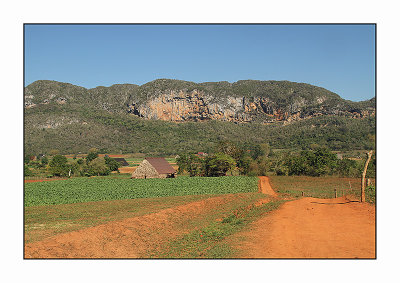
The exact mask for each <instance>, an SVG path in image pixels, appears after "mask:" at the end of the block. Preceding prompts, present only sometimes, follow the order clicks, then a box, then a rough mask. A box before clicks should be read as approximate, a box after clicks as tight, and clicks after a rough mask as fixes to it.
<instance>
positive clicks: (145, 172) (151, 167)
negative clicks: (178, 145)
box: [132, 157, 176, 179]
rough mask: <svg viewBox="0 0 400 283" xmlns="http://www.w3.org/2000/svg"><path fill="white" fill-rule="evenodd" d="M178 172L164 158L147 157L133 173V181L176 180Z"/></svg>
mask: <svg viewBox="0 0 400 283" xmlns="http://www.w3.org/2000/svg"><path fill="white" fill-rule="evenodd" d="M175 174H176V170H175V169H174V168H172V166H171V165H170V164H169V163H168V161H167V160H165V158H162V157H147V158H145V159H144V160H143V161H142V163H140V165H139V167H138V168H136V170H135V171H134V172H133V173H132V179H146V178H174V177H175Z"/></svg>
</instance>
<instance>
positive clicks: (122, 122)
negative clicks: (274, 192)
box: [24, 107, 376, 155]
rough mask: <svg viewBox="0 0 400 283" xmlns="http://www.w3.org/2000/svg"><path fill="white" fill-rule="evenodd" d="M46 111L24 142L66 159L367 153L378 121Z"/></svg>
mask: <svg viewBox="0 0 400 283" xmlns="http://www.w3.org/2000/svg"><path fill="white" fill-rule="evenodd" d="M42 111H43V112H37V111H36V110H35V111H34V110H33V109H27V110H26V113H27V114H26V115H25V133H24V134H25V141H24V142H25V151H26V152H27V153H33V154H40V153H49V151H50V150H52V149H59V151H60V153H63V154H67V153H77V152H86V151H88V150H89V149H90V148H91V147H96V148H99V149H104V151H106V152H109V153H112V152H114V153H130V152H142V153H146V154H153V155H174V154H179V153H183V152H188V151H205V152H208V151H210V150H211V149H212V148H213V147H215V145H216V144H217V143H218V142H219V141H221V140H231V141H234V142H236V143H239V144H243V145H245V144H248V145H256V144H260V143H269V144H270V145H271V147H273V148H287V149H289V148H290V149H306V148H308V147H309V146H310V144H313V143H316V144H320V145H325V146H327V147H329V148H330V149H331V150H343V151H347V150H366V149H372V148H373V147H374V139H373V137H374V135H375V126H376V121H375V118H366V119H351V118H346V117H335V116H321V117H315V118H313V119H307V120H302V121H298V122H294V123H291V124H289V125H283V124H277V125H263V124H257V123H247V124H234V123H230V122H221V121H208V122H186V123H173V122H165V121H150V120H143V119H141V118H138V117H135V116H129V115H125V114H110V113H107V112H102V111H89V110H87V111H84V110H81V109H79V110H78V109H70V110H69V111H67V109H65V108H61V107H60V108H56V109H54V108H49V109H45V108H44V109H42ZM57 117H63V119H61V118H57ZM57 119H60V122H59V125H54V127H53V128H46V124H45V123H46V121H48V120H49V121H50V120H57ZM76 121H79V122H76ZM35 125H36V126H35ZM37 125H42V126H41V127H37Z"/></svg>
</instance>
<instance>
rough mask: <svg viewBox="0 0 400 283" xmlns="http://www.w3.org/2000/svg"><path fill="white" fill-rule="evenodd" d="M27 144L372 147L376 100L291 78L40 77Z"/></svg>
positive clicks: (42, 148)
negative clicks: (106, 82) (87, 83)
mask: <svg viewBox="0 0 400 283" xmlns="http://www.w3.org/2000/svg"><path fill="white" fill-rule="evenodd" d="M24 108H25V109H24V148H25V150H26V151H28V152H32V153H37V154H39V153H45V152H49V151H50V150H51V149H58V150H60V152H62V153H77V152H86V151H87V150H89V149H90V148H92V147H96V148H99V149H104V150H105V151H107V152H115V153H118V152H141V153H146V154H153V155H164V154H168V155H170V154H178V153H180V152H188V151H196V150H197V151H205V152H207V151H209V150H211V149H212V148H213V146H214V145H215V144H217V143H218V142H219V141H220V140H231V141H233V142H236V143H238V144H243V145H248V146H251V145H255V144H259V143H266V142H267V143H270V145H271V147H273V148H288V149H289V148H290V149H301V148H307V147H308V146H309V145H310V144H312V143H318V144H320V145H325V146H328V147H330V148H331V149H335V150H353V149H369V148H371V147H373V142H372V141H371V137H373V136H374V135H375V111H376V110H375V109H376V107H375V98H372V99H370V100H367V101H362V102H352V101H348V100H344V99H342V98H340V96H339V95H337V94H335V93H332V92H330V91H328V90H325V89H323V88H320V87H316V86H310V85H308V84H302V83H292V82H288V81H283V82H282V81H255V82H254V81H249V80H243V81H239V82H236V83H228V82H205V83H201V84H197V83H193V82H186V81H179V80H163V79H159V80H155V81H152V82H149V83H146V84H143V85H141V86H139V85H134V84H115V85H112V86H110V87H102V86H100V87H96V88H91V89H86V88H84V87H80V86H75V85H73V84H69V83H60V82H56V81H46V80H42V81H36V82H34V83H32V84H30V85H28V86H27V87H26V88H25V93H24Z"/></svg>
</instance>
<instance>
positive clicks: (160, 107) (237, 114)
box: [25, 79, 375, 123]
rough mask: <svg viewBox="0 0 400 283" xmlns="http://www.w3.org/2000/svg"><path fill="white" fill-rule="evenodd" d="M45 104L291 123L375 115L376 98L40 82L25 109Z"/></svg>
mask: <svg viewBox="0 0 400 283" xmlns="http://www.w3.org/2000/svg"><path fill="white" fill-rule="evenodd" d="M41 105H47V107H49V106H51V105H58V106H59V107H60V106H62V107H64V105H65V107H68V106H69V105H74V107H78V108H79V107H80V108H91V109H94V110H96V111H99V110H101V111H107V112H110V113H130V114H133V115H136V116H139V117H142V118H144V119H149V120H164V121H174V122H185V121H206V120H221V121H231V122H235V123H246V122H259V123H273V122H277V121H283V122H284V123H290V122H292V121H297V120H302V119H307V118H311V117H315V116H321V115H337V116H348V117H352V118H364V117H369V116H374V115H375V99H371V100H369V101H364V102H352V101H347V100H344V99H342V98H340V97H339V96H338V95H337V94H335V93H332V92H330V91H328V90H326V89H323V88H320V87H316V86H312V85H308V84H301V83H293V82H287V81H238V82H236V83H232V84H231V83H228V82H217V83H201V84H196V83H193V82H185V81H178V80H163V79H161V80H155V81H153V82H150V83H147V84H145V85H142V86H137V85H131V84H124V85H114V86H111V87H97V88H94V89H85V88H83V87H78V86H74V85H71V84H67V83H59V82H54V81H37V82H34V83H32V84H31V85H29V86H28V87H26V88H25V108H27V109H28V108H36V107H41Z"/></svg>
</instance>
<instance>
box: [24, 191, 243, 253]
mask: <svg viewBox="0 0 400 283" xmlns="http://www.w3.org/2000/svg"><path fill="white" fill-rule="evenodd" d="M238 197H239V196H237V195H224V196H218V197H211V198H208V199H205V200H201V201H196V202H192V203H189V204H184V205H180V206H175V207H173V208H168V209H164V210H161V211H159V212H157V213H151V214H147V215H144V216H138V217H133V218H127V219H124V220H121V221H112V222H109V223H106V224H102V225H98V226H95V227H90V228H86V229H82V230H78V231H74V232H68V233H64V234H59V235H56V236H54V237H51V238H48V239H45V240H42V241H38V242H34V243H30V244H26V245H25V258H148V257H149V252H150V251H151V252H153V251H156V250H157V249H159V248H160V247H162V245H165V243H167V242H169V241H170V240H171V239H173V238H175V237H177V236H179V235H182V234H183V233H186V232H189V230H188V229H189V228H190V225H189V224H190V223H191V222H192V221H193V220H194V219H198V218H201V217H204V215H207V213H209V211H210V210H212V209H215V208H218V207H221V206H224V205H225V204H227V203H228V202H230V201H234V200H236V199H237V198H238Z"/></svg>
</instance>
